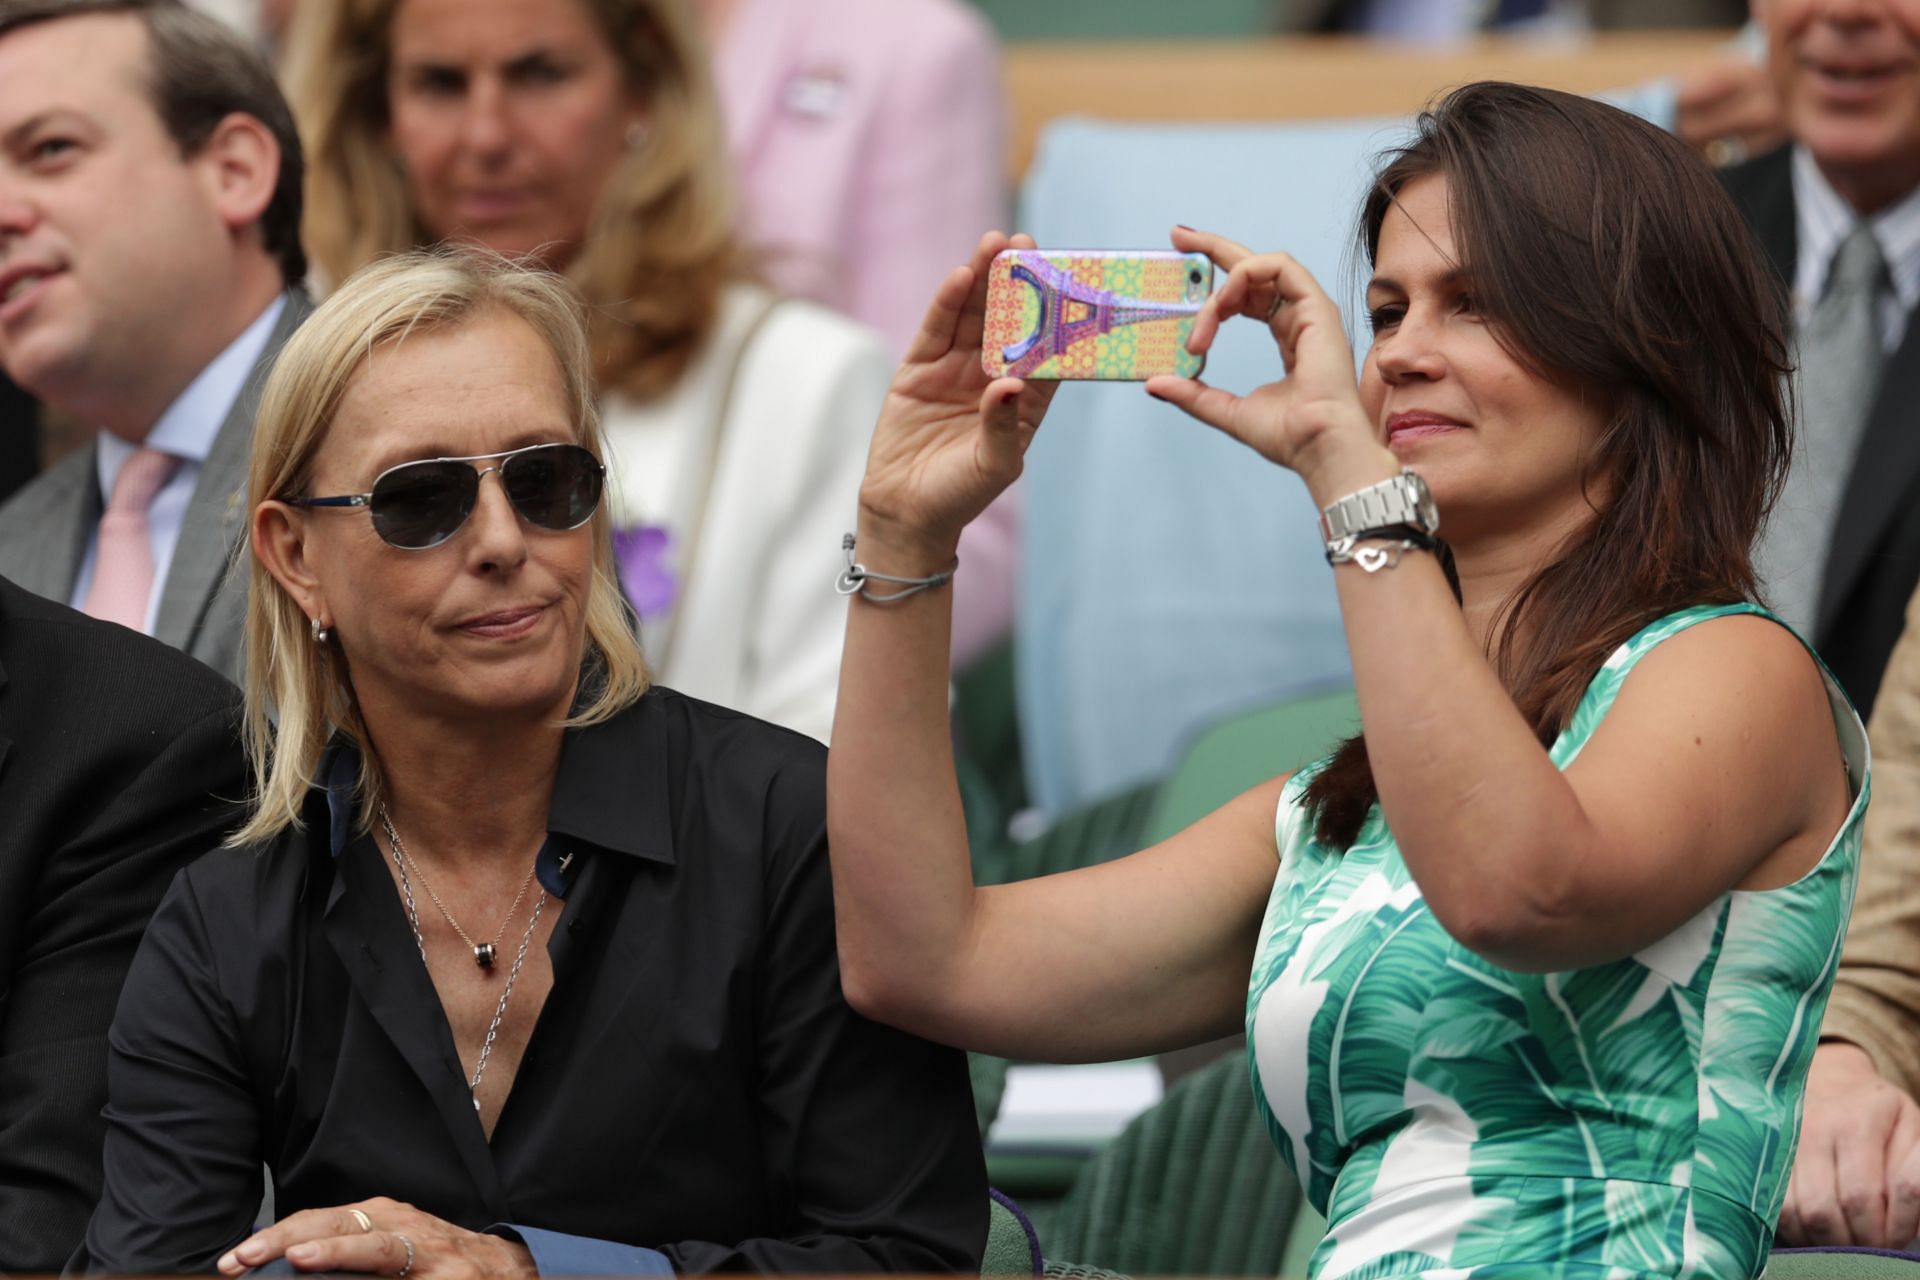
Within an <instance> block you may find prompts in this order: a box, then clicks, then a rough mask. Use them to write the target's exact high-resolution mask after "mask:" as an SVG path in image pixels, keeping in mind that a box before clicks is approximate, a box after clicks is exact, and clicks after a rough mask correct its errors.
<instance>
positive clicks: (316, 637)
mask: <svg viewBox="0 0 1920 1280" xmlns="http://www.w3.org/2000/svg"><path fill="white" fill-rule="evenodd" d="M307 631H308V632H309V633H310V634H311V635H312V636H313V642H314V643H315V644H319V645H324V644H325V643H326V642H327V641H329V640H331V639H333V628H332V627H323V626H321V625H320V619H318V618H308V619H307Z"/></svg>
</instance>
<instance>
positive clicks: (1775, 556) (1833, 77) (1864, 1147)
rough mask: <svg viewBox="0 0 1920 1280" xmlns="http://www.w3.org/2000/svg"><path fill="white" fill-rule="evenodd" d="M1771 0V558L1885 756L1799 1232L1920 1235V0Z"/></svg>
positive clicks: (1753, 208) (1770, 583)
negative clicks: (1788, 350)
mask: <svg viewBox="0 0 1920 1280" xmlns="http://www.w3.org/2000/svg"><path fill="white" fill-rule="evenodd" d="M1755 17H1756V18H1757V19H1758V20H1759V21H1760V22H1761V23H1762V25H1763V26H1764V28H1765V30H1766V34H1767V41H1768V60H1767V61H1768V70H1769V73H1770V75H1771V78H1772V80H1773V83H1774V87H1775V90H1776V91H1777V93H1778V96H1779V101H1780V104H1781V108H1782V114H1783V119H1784V122H1785V124H1786V127H1787V131H1788V133H1789V135H1790V136H1791V138H1792V141H1791V143H1789V145H1788V146H1786V147H1785V148H1782V149H1781V150H1779V151H1776V152H1774V153H1772V154H1769V155H1765V156H1762V157H1760V158H1759V159H1757V160H1754V161H1751V162H1749V163H1747V164H1745V165H1742V166H1740V167H1739V168H1736V169H1733V170H1729V171H1727V173H1726V175H1725V176H1726V183H1727V188H1728V190H1729V191H1730V192H1731V193H1732V194H1733V196H1734V199H1735V200H1736V202H1738V203H1739V204H1740V205H1741V207H1742V208H1743V209H1744V210H1745V212H1746V213H1747V215H1748V218H1749V220H1750V221H1751V222H1752V223H1753V225H1754V227H1755V229H1756V230H1757V231H1758V233H1759V237H1760V240H1761V242H1762V243H1763V244H1764V245H1765V247H1766V250H1767V252H1768V254H1769V255H1770V256H1771V257H1772V259H1773V262H1774V265H1775V266H1776V267H1777V268H1778V269H1779V272H1780V275H1781V277H1782V279H1783V280H1784V281H1785V283H1786V284H1787V286H1788V287H1789V288H1790V289H1791V290H1792V301H1793V307H1794V317H1795V326H1796V339H1797V348H1798V361H1797V363H1798V365H1799V371H1798V372H1799V384H1800V385H1799V393H1800V414H1799V423H1798V428H1799V441H1798V444H1797V447H1796V452H1795V457H1794V472H1795V474H1794V476H1793V477H1792V478H1791V479H1790V480H1789V482H1788V485H1787V488H1786V491H1785V492H1784V493H1783V494H1782V496H1781V500H1780V503H1779V504H1778V506H1777V507H1776V510H1775V515H1774V518H1773V520H1772V522H1771V525H1770V527H1769V529H1768V531H1767V533H1766V534H1765V535H1764V536H1763V538H1762V541H1761V545H1760V547H1759V548H1758V552H1759V563H1760V568H1761V570H1762V575H1763V577H1764V578H1765V580H1766V583H1767V587H1768V590H1769V594H1770V596H1771V597H1772V599H1773V602H1774V604H1775V606H1776V608H1777V609H1779V611H1780V612H1781V613H1782V614H1783V615H1784V616H1786V617H1787V618H1788V620H1789V621H1793V622H1796V623H1797V624H1798V625H1800V626H1802V628H1803V634H1806V635H1808V636H1809V638H1811V639H1812V640H1813V642H1814V644H1815V645H1816V647H1817V648H1818V649H1819V650H1820V653H1821V655H1822V656H1823V657H1824V658H1825V659H1826V660H1827V662H1828V664H1829V665H1830V666H1831V667H1832V668H1833V671H1834V674H1835V675H1837V676H1838V677H1839V678H1840V681H1841V683H1842V684H1843V685H1844V686H1845V687H1846V689H1847V692H1848V693H1849V694H1851V695H1852V697H1853V699H1854V701H1855V702H1856V703H1857V704H1858V705H1859V707H1860V709H1861V710H1862V711H1863V712H1865V711H1867V710H1869V709H1871V710H1872V712H1873V715H1872V719H1871V721H1870V724H1869V736H1870V738H1871V740H1872V744H1873V750H1874V774H1875V777H1874V792H1875V796H1874V803H1873V806H1872V807H1871V808H1870V809H1869V811H1868V814H1867V825H1866V834H1865V849H1864V852H1863V854H1862V858H1861V868H1860V882H1859V887H1858V891H1857V894H1856V897H1855V903H1854V912H1853V921H1852V924H1851V926H1850V928H1849V932H1848V936H1847V940H1846V945H1845V948H1844V952H1843V955H1842V957H1841V962H1840V971H1839V976H1838V978H1837V980H1836V982H1835V985H1834V991H1833V996H1832V998H1831V1001H1830V1003H1829V1004H1828V1007H1827V1012H1826V1017H1825V1020H1824V1021H1823V1022H1822V1024H1821V1028H1820V1031H1821V1043H1820V1046H1819V1048H1818V1049H1817V1050H1816V1051H1815V1053H1814V1058H1813V1067H1812V1070H1811V1072H1810V1074H1809V1077H1808V1082H1807V1090H1806V1095H1805V1112H1804V1121H1803V1126H1802V1131H1801V1138H1800V1146H1799V1149H1798V1152H1797V1154H1796V1156H1795V1161H1794V1172H1793V1179H1792V1182H1791V1185H1790V1186H1789V1189H1788V1193H1787V1200H1786V1205H1785V1208H1784V1210H1783V1212H1782V1214H1781V1219H1780V1231H1779V1235H1780V1240H1781V1242H1782V1243H1785V1244H1858V1245H1879V1246H1895V1247H1899V1246H1904V1245H1906V1244H1907V1243H1909V1242H1910V1241H1912V1240H1913V1239H1914V1238H1915V1237H1916V1236H1920V1106H1917V1105H1916V1104H1915V1102H1914V1096H1913V1093H1912V1092H1911V1091H1913V1090H1915V1089H1920V631H1916V630H1914V629H1911V628H1909V629H1908V630H1907V634H1906V638H1905V639H1902V638H1901V635H1902V629H1903V620H1904V619H1905V618H1906V616H1907V610H1908V604H1909V601H1910V599H1912V598H1913V596H1914V592H1915V585H1916V581H1917V580H1920V408H1917V407H1916V406H1920V323H1916V322H1915V317H1914V315H1913V312H1914V308H1915V305H1916V302H1920V0H1765V2H1764V3H1756V4H1755ZM1916 617H1917V618H1920V615H1916ZM1896 641H1899V645H1898V647H1897V648H1896V643H1895V642H1896ZM1890 654H1891V655H1892V661H1891V662H1889V655H1890Z"/></svg>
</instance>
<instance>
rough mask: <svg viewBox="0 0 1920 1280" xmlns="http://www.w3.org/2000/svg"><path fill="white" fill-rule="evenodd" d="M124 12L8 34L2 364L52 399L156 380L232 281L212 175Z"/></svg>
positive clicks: (1, 74)
mask: <svg viewBox="0 0 1920 1280" xmlns="http://www.w3.org/2000/svg"><path fill="white" fill-rule="evenodd" d="M148 67H149V62H148V52H147V34H146V29H145V27H144V25H143V24H142V23H141V21H140V19H139V18H138V17H136V16H134V15H131V14H95V15H87V16H80V17H71V18H60V19H56V20H53V21H49V22H42V23H36V24H34V25H32V26H28V27H23V28H20V29H19V30H16V31H13V32H11V33H9V34H6V35H4V36H0V368H4V369H5V370H6V372H7V373H8V375H9V376H11V377H12V378H13V380H14V381H15V382H18V383H19V384H20V385H21V386H23V387H25V388H27V389H28V390H30V391H32V392H34V393H35V394H37V395H39V396H40V397H41V398H43V399H45V400H47V401H49V402H50V403H53V404H56V405H64V404H66V403H69V402H81V403H84V402H87V401H97V399H98V398H99V396H100V395H101V393H102V391H103V390H108V391H110V389H111V386H112V385H113V384H115V383H120V384H134V383H139V382H146V381H150V380H151V379H152V377H153V369H154V368H155V367H156V365H160V364H164V363H165V362H167V361H169V360H172V359H174V358H175V357H176V355H177V354H178V352H179V351H180V350H181V348H182V339H181V337H180V336H179V335H182V334H184V333H188V332H190V331H191V330H192V329H193V323H192V317H193V316H195V315H198V314H204V311H202V310H201V308H202V307H204V306H205V303H206V299H207V298H208V297H210V296H217V291H218V290H220V289H222V288H224V287H225V275H224V274H223V270H224V257H225V256H226V255H229V254H230V252H231V248H230V244H231V238H230V236H229V235H228V232H227V229H226V227H225V224H224V223H223V222H222V220H221V218H220V215H219V213H218V211H217V210H216V208H215V206H214V198H215V195H216V194H217V184H218V174H217V171H216V169H215V166H214V165H213V164H212V163H211V162H210V161H209V160H208V159H206V158H200V159H182V157H181V155H180V148H179V147H178V146H177V145H176V144H175V143H174V141H173V139H172V138H171V137H170V136H169V135H168V134H167V132H166V129H165V127H164V125H163V124H162V123H161V121H160V118H159V116H158V115H157V114H156V112H155V110H154V107H153V102H152V98H151V96H150V93H149V89H148V83H149V71H148Z"/></svg>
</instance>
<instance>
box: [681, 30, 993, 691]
mask: <svg viewBox="0 0 1920 1280" xmlns="http://www.w3.org/2000/svg"><path fill="white" fill-rule="evenodd" d="M714 61H715V77H716V80H717V81H718V85H719V93H720V103H721V108H722V110H723V111H724V112H725V115H726V121H727V137H728V142H729V144H730V147H731V149H732V152H733V157H734V165H735V172H736V176H737V180H738V183H739V189H740V203H741V230H742V235H743V238H744V240H745V242H746V243H747V244H748V245H750V246H752V247H753V248H754V249H756V250H757V251H758V252H759V253H760V254H761V255H762V256H761V261H760V266H761V269H762V271H763V272H764V273H765V275H766V276H767V278H768V279H769V280H770V281H771V282H772V283H773V284H774V285H775V286H776V287H777V288H779V289H780V290H782V291H783V292H786V293H791V294H797V295H799V296H801V297H806V298H812V299H814V300H815V301H818V302H823V303H825V304H826V305H828V306H830V307H832V308H834V309H835V310H838V311H841V312H843V313H845V314H847V315H850V316H852V317H853V318H854V319H856V320H859V321H861V322H862V323H864V324H866V325H868V326H870V327H871V328H874V329H877V330H879V331H880V334H881V336H882V337H884V338H885V339H886V341H887V343H888V345H889V346H890V347H891V348H892V349H893V351H894V354H895V355H898V354H900V353H901V352H903V351H904V350H905V349H906V345H907V341H908V339H909V338H911V337H912V336H913V334H914V332H915V331H916V330H917V329H918V328H919V326H920V319H921V317H922V316H923V315H924V314H925V312H926V309H927V303H928V302H929V301H930V300H931V299H932V297H933V290H934V287H935V286H936V285H937V284H939V282H940V281H941V279H942V278H944V277H945V275H946V274H947V272H948V271H950V270H952V269H953V268H954V267H955V266H957V265H959V264H960V263H962V262H965V261H966V259H967V257H968V255H969V254H970V253H971V252H972V249H973V246H974V244H975V242H976V241H978V240H979V238H980V235H981V233H982V232H984V231H988V230H992V229H993V228H996V227H1004V226H1005V224H1006V221H1007V216H1008V209H1007V198H1006V186H1005V166H1006V140H1005V135H1006V127H1005V115H1006V112H1005V106H1004V103H1003V100H1002V97H1001V89H1000V60H999V49H998V45H997V43H996V41H995V38H994V35H993V32H992V31H991V29H990V28H989V27H988V25H987V23H986V21H985V19H983V18H981V17H980V15H979V14H978V13H977V12H975V11H974V10H973V9H972V8H971V7H970V6H968V5H967V4H965V3H963V2H962V0H740V3H739V4H738V5H737V6H736V7H735V9H734V11H733V14H732V16H731V17H730V19H729V20H728V23H727V28H726V31H725V33H724V35H723V37H722V39H721V42H720V46H719V48H718V49H717V50H716V51H715V55H714ZM1017 502H1018V499H1017V497H1016V495H1015V493H1014V492H1012V491H1010V492H1009V493H1007V494H1006V495H1004V496H1003V497H1002V498H1001V499H1000V500H999V501H997V502H995V503H994V505H993V506H992V507H990V508H988V510H987V511H986V513H985V514H983V515H982V516H981V517H980V518H979V519H978V520H976V521H974V522H973V524H972V525H970V526H969V527H968V529H967V531H966V535H965V537H964V538H963V539H962V541H961V544H960V559H961V568H960V572H959V573H958V574H957V575H956V576H955V578H954V665H955V666H956V667H960V666H964V665H966V663H967V662H969V661H970V660H972V659H973V658H975V657H977V656H979V654H980V653H981V652H982V651H983V650H985V649H986V648H988V647H990V646H991V645H992V644H993V642H994V641H995V640H996V639H998V638H999V637H1000V636H1002V635H1004V634H1006V632H1007V630H1008V629H1009V628H1010V627H1011V626H1012V623H1013V605H1014V572H1015V561H1016V559H1017V556H1016V541H1017V532H1018V526H1019V510H1018V505H1017ZM874 567H875V568H879V567H880V566H878V565H875V566H874Z"/></svg>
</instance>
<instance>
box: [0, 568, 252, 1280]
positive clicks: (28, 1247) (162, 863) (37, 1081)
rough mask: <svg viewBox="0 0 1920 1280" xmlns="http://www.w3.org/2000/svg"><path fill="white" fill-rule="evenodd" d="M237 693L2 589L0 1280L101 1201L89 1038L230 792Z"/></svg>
mask: <svg viewBox="0 0 1920 1280" xmlns="http://www.w3.org/2000/svg"><path fill="white" fill-rule="evenodd" d="M237 711H238V694H237V693H236V691H235V690H234V688H233V687H232V686H231V685H229V684H228V683H227V682H226V681H225V680H223V679H221V678H220V677H219V676H217V675H215V674H214V673H213V672H212V671H210V670H208V669H207V668H206V667H204V666H202V665H201V664H199V663H197V662H195V661H193V660H191V659H189V658H186V657H184V656H182V655H181V654H178V653H176V652H174V651H173V650H171V649H169V648H167V647H166V646H165V645H161V644H157V643H155V642H154V641H152V640H149V639H147V638H146V637H145V636H141V635H136V634H135V633H134V632H132V631H129V630H127V629H126V628H125V627H119V626H114V625H112V624H110V623H105V622H96V621H95V620H93V619H92V618H88V617H85V616H83V615H81V614H79V613H76V612H74V611H73V610H71V609H69V608H67V607H66V606H65V605H59V604H53V603H51V602H49V601H46V600H42V599H40V598H39V597H38V596H35V595H32V594H30V593H28V592H25V591H22V590H21V589H20V588H19V587H17V586H15V585H14V584H13V583H11V582H8V581H6V580H5V579H3V578H0V1272H6V1271H13V1272H27V1273H34V1272H56V1271H58V1270H60V1268H61V1266H62V1265H63V1264H65V1262H66V1261H67V1258H68V1255H70V1254H71V1253H72V1252H73V1250H74V1248H75V1247H76V1246H77V1245H78V1244H79V1243H80V1238H81V1236H82V1234H83V1233H84V1232H85V1230H86V1225H87V1217H88V1215H89V1214H90V1213H91V1212H92V1210H93V1205H94V1201H95V1200H97V1199H98V1198H99V1194H100V1180H101V1175H100V1148H101V1144H102V1142H103V1140H104V1135H105V1132H106V1124H105V1121H104V1120H103V1119H102V1117H101V1114H100V1109H101V1107H102V1106H104V1105H105V1103H106V1097H107V1024H108V1023H109V1022H110V1021H111V1019H112V1017H113V1010H114V1004H115V1002H116V1001H117V1000H118V999H119V995H120V986H121V982H122V980H123V979H124V978H125V976H126V972H127V966H128V965H129V964H130V963H132V961H133V953H134V948H135V946H136V945H137V944H138V943H139V941H140V935H141V932H142V931H143V930H144V929H145V928H146V924H147V918H148V917H149V916H150V915H151V914H152V913H153V909H154V906H155V905H156V904H157V903H158V902H159V901H160V898H161V895H162V894H163V893H164V892H165V891H166V888H167V885H168V884H169V883H170V882H171V881H172V879H173V876H174V873H175V872H176V871H178V870H179V869H180V868H181V867H182V866H184V865H185V864H186V863H187V862H189V861H190V860H192V859H193V858H195V857H197V856H198V855H200V854H202V853H205V852H206V851H208V850H209V849H211V848H213V847H214V846H215V845H217V844H218V843H219V842H220V840H221V837H222V833H223V832H224V831H225V830H226V829H227V827H228V826H229V825H230V824H231V822H232V821H233V819H234V817H235V816H236V811H235V810H234V808H233V807H232V803H231V802H232V801H235V800H237V799H239V798H240V797H241V796H242V795H243V792H244V787H245V782H246V779H245V773H244V766H243V761H242V757H241V754H240V748H239V744H238V742H237V740H236V738H235V736H234V729H235V728H236V727H237Z"/></svg>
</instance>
